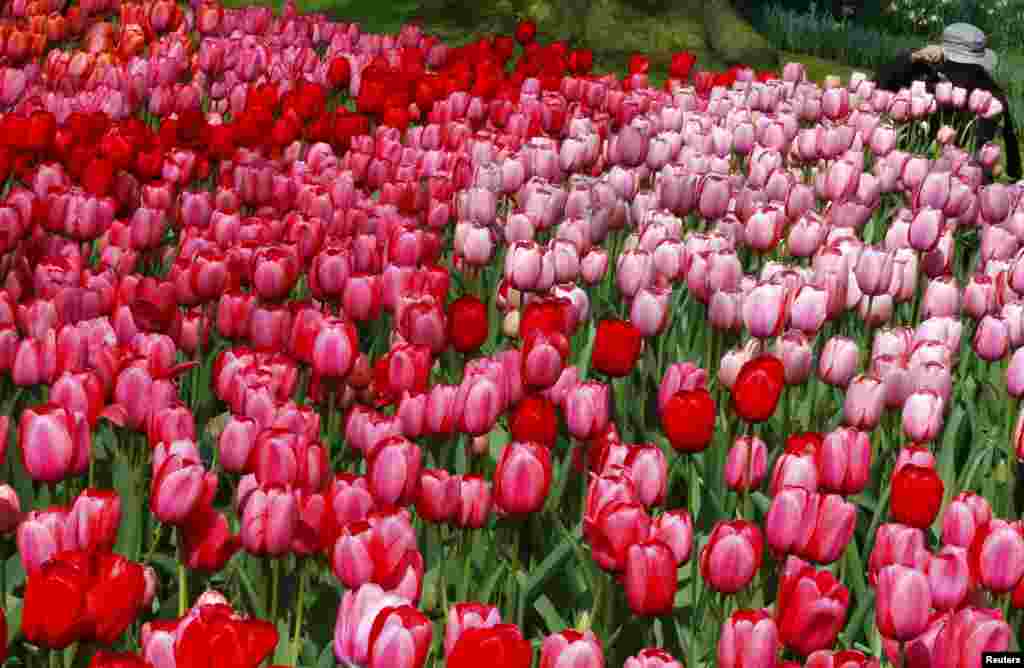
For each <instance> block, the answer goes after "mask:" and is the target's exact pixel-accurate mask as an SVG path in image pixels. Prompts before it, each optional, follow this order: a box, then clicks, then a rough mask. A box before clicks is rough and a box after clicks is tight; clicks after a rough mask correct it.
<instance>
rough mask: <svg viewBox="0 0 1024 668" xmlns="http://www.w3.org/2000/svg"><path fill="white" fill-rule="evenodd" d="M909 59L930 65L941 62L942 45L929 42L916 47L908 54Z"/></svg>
mask: <svg viewBox="0 0 1024 668" xmlns="http://www.w3.org/2000/svg"><path fill="white" fill-rule="evenodd" d="M910 59H911V60H914V61H919V62H923V63H929V64H932V65H934V64H935V63H940V62H942V47H941V46H936V45H935V44H929V45H928V46H926V47H924V48H923V49H918V50H917V51H914V52H913V53H912V54H910Z"/></svg>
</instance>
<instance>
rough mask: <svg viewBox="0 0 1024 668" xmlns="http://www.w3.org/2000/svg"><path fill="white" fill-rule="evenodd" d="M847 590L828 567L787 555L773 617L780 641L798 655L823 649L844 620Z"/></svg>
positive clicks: (834, 637)
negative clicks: (823, 568) (777, 627)
mask: <svg viewBox="0 0 1024 668" xmlns="http://www.w3.org/2000/svg"><path fill="white" fill-rule="evenodd" d="M849 605H850V592H849V591H848V590H847V589H846V587H844V586H843V585H842V584H840V583H839V582H837V581H836V579H835V577H834V576H833V575H832V574H831V573H829V572H828V571H819V570H815V569H814V567H813V566H811V565H810V564H807V563H806V562H803V561H801V560H800V559H797V558H796V557H790V558H789V559H788V560H787V561H786V564H785V568H784V571H783V573H782V578H781V581H780V583H779V595H778V597H777V598H776V599H775V619H776V621H777V623H778V626H779V637H780V639H781V640H782V642H783V644H785V645H786V647H788V648H790V649H791V650H793V651H795V652H797V653H798V654H800V655H801V656H807V655H808V654H810V653H812V652H814V651H816V650H820V649H827V648H829V647H831V646H832V645H833V643H835V641H836V637H837V636H838V635H839V631H841V630H842V628H843V624H844V623H845V622H846V613H847V609H848V607H849Z"/></svg>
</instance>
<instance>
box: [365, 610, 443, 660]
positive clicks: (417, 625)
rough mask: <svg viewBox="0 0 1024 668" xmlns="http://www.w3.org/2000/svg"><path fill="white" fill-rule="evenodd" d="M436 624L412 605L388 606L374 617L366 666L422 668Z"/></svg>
mask: <svg viewBox="0 0 1024 668" xmlns="http://www.w3.org/2000/svg"><path fill="white" fill-rule="evenodd" d="M432 637H433V625H432V624H431V622H430V620H429V619H427V617H426V616H425V615H424V614H423V613H422V612H420V611H419V610H417V609H416V608H414V607H413V606H411V605H401V606H397V607H387V608H384V609H383V610H381V611H380V612H379V613H378V614H377V616H376V617H375V618H374V621H373V627H372V629H371V631H370V636H369V639H368V641H367V646H368V648H369V651H368V657H367V662H366V664H365V665H366V666H367V668H423V665H424V663H425V662H426V660H427V654H428V653H429V652H430V643H431V639H432Z"/></svg>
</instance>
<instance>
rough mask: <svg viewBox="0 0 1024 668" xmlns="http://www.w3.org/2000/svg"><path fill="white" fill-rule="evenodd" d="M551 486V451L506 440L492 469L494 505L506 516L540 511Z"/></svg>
mask: <svg viewBox="0 0 1024 668" xmlns="http://www.w3.org/2000/svg"><path fill="white" fill-rule="evenodd" d="M550 487H551V453H550V451H549V450H548V449H547V448H546V447H545V446H543V445H540V444H538V443H529V442H518V441H513V442H511V443H508V444H507V445H506V446H505V447H504V449H503V450H502V453H501V458H500V459H499V460H498V467H497V469H496V470H495V472H494V504H495V505H496V506H497V507H498V509H499V510H500V511H501V512H503V513H505V514H508V515H528V514H530V513H535V512H538V511H539V510H541V508H543V506H544V502H545V500H546V499H547V495H548V490H549V488H550Z"/></svg>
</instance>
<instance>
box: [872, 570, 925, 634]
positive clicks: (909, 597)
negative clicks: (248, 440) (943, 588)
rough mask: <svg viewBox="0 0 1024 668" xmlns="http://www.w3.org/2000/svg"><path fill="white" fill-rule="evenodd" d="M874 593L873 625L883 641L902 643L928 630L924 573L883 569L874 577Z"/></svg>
mask: <svg viewBox="0 0 1024 668" xmlns="http://www.w3.org/2000/svg"><path fill="white" fill-rule="evenodd" d="M876 591H877V599H876V601H877V603H876V608H875V623H876V624H878V630H879V632H880V633H881V634H882V635H883V636H884V637H887V638H892V639H893V640H899V641H906V640H910V639H912V638H914V637H916V636H917V635H919V634H920V633H921V632H922V631H924V630H925V628H926V627H927V626H928V616H929V612H930V609H931V605H932V595H931V590H930V588H929V587H928V579H927V577H926V576H925V575H924V573H922V572H921V571H917V570H914V569H912V568H907V567H906V566H901V565H893V566H886V567H885V568H883V569H882V570H881V571H880V572H879V573H878V584H877V587H876Z"/></svg>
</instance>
